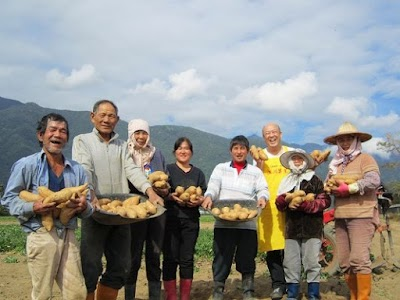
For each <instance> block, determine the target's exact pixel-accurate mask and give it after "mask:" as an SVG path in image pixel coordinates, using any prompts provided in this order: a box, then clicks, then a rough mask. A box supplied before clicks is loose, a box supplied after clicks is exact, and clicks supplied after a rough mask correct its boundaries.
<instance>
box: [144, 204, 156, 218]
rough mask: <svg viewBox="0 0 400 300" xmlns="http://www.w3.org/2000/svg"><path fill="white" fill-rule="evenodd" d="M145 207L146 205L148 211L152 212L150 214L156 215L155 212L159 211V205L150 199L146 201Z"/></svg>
mask: <svg viewBox="0 0 400 300" xmlns="http://www.w3.org/2000/svg"><path fill="white" fill-rule="evenodd" d="M145 205H146V206H145V207H146V210H147V212H148V213H149V214H150V215H154V214H156V213H157V206H155V205H154V204H153V203H151V202H150V201H149V200H147V201H146V202H145Z"/></svg>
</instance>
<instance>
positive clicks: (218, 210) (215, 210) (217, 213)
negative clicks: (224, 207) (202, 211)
mask: <svg viewBox="0 0 400 300" xmlns="http://www.w3.org/2000/svg"><path fill="white" fill-rule="evenodd" d="M211 213H212V214H213V215H216V216H218V215H219V214H221V210H220V209H219V208H218V207H214V208H213V209H212V210H211Z"/></svg>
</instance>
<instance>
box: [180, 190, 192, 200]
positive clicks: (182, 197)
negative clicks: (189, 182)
mask: <svg viewBox="0 0 400 300" xmlns="http://www.w3.org/2000/svg"><path fill="white" fill-rule="evenodd" d="M179 199H181V200H182V201H189V200H190V194H189V193H187V192H184V193H182V194H181V195H180V196H179Z"/></svg>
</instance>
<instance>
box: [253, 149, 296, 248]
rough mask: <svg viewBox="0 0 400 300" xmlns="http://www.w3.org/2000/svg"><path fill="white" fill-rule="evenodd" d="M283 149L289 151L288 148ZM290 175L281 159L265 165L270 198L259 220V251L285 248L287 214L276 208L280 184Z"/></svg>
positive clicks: (271, 160)
mask: <svg viewBox="0 0 400 300" xmlns="http://www.w3.org/2000/svg"><path fill="white" fill-rule="evenodd" d="M283 149H284V151H285V152H286V151H288V148H287V147H286V146H283ZM288 173H290V170H289V169H286V168H285V167H283V166H282V165H281V162H280V161H279V157H273V158H268V160H266V161H265V163H264V176H265V179H266V180H267V183H268V188H269V193H270V198H269V201H268V202H267V205H266V206H265V208H264V209H263V210H262V212H261V215H260V217H259V218H258V249H259V251H261V252H265V251H272V250H281V249H284V248H285V214H284V213H282V212H280V211H279V210H278V209H277V208H276V205H275V200H276V197H277V192H278V187H279V184H280V182H281V181H282V179H283V177H285V176H286V175H287V174H288Z"/></svg>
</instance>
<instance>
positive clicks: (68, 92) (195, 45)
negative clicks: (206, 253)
mask: <svg viewBox="0 0 400 300" xmlns="http://www.w3.org/2000/svg"><path fill="white" fill-rule="evenodd" d="M399 15H400V1H369V0H366V1H361V0H360V1H347V0H335V1H331V0H327V1H313V0H307V1H305V0H304V1H300V0H293V1H287V0H281V1H257V0H249V1H243V0H217V1H215V0H196V1H192V0H186V1H182V0H173V1H164V0H154V1H151V0H150V1H135V0H115V1H104V0H88V1H71V0H68V1H66V0H60V1H50V0H48V1H41V0H35V1H13V0H3V1H2V5H1V9H0V19H1V25H0V41H1V47H0V96H1V97H4V98H9V99H15V100H18V101H21V102H23V103H27V102H35V103H37V104H38V105H40V106H43V107H48V108H55V109H68V110H77V111H82V110H84V111H90V110H91V109H92V107H93V104H94V103H95V102H96V101H97V100H100V99H110V100H113V101H114V102H115V103H116V104H117V106H118V108H119V115H120V117H121V119H123V120H125V121H128V122H129V120H131V119H135V118H141V119H145V120H147V121H148V122H149V124H150V125H151V126H153V125H182V126H190V127H193V128H196V129H199V130H202V131H206V132H210V133H214V134H217V135H220V136H223V137H227V138H231V137H233V136H235V135H238V134H243V135H246V136H250V135H253V134H256V135H259V136H261V129H262V127H263V125H264V124H266V123H268V122H277V123H278V124H280V127H281V130H282V132H283V139H284V141H287V142H289V143H298V144H304V143H317V144H323V139H324V138H325V137H327V136H329V135H332V134H334V133H336V132H337V130H338V127H339V126H340V124H341V123H343V122H344V121H351V122H352V123H354V124H355V125H356V126H357V128H358V129H359V130H360V131H362V132H368V133H370V134H372V135H373V139H372V140H371V141H369V142H366V143H364V144H363V147H364V149H367V151H369V152H371V153H376V154H379V155H381V156H387V155H388V154H387V153H383V152H382V151H380V150H378V149H377V147H376V143H377V142H378V141H381V140H382V139H383V138H384V137H385V135H386V134H388V133H396V132H399V130H400V129H399V125H400V101H399V100H400V26H399V25H400V18H399V17H398V16H399Z"/></svg>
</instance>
